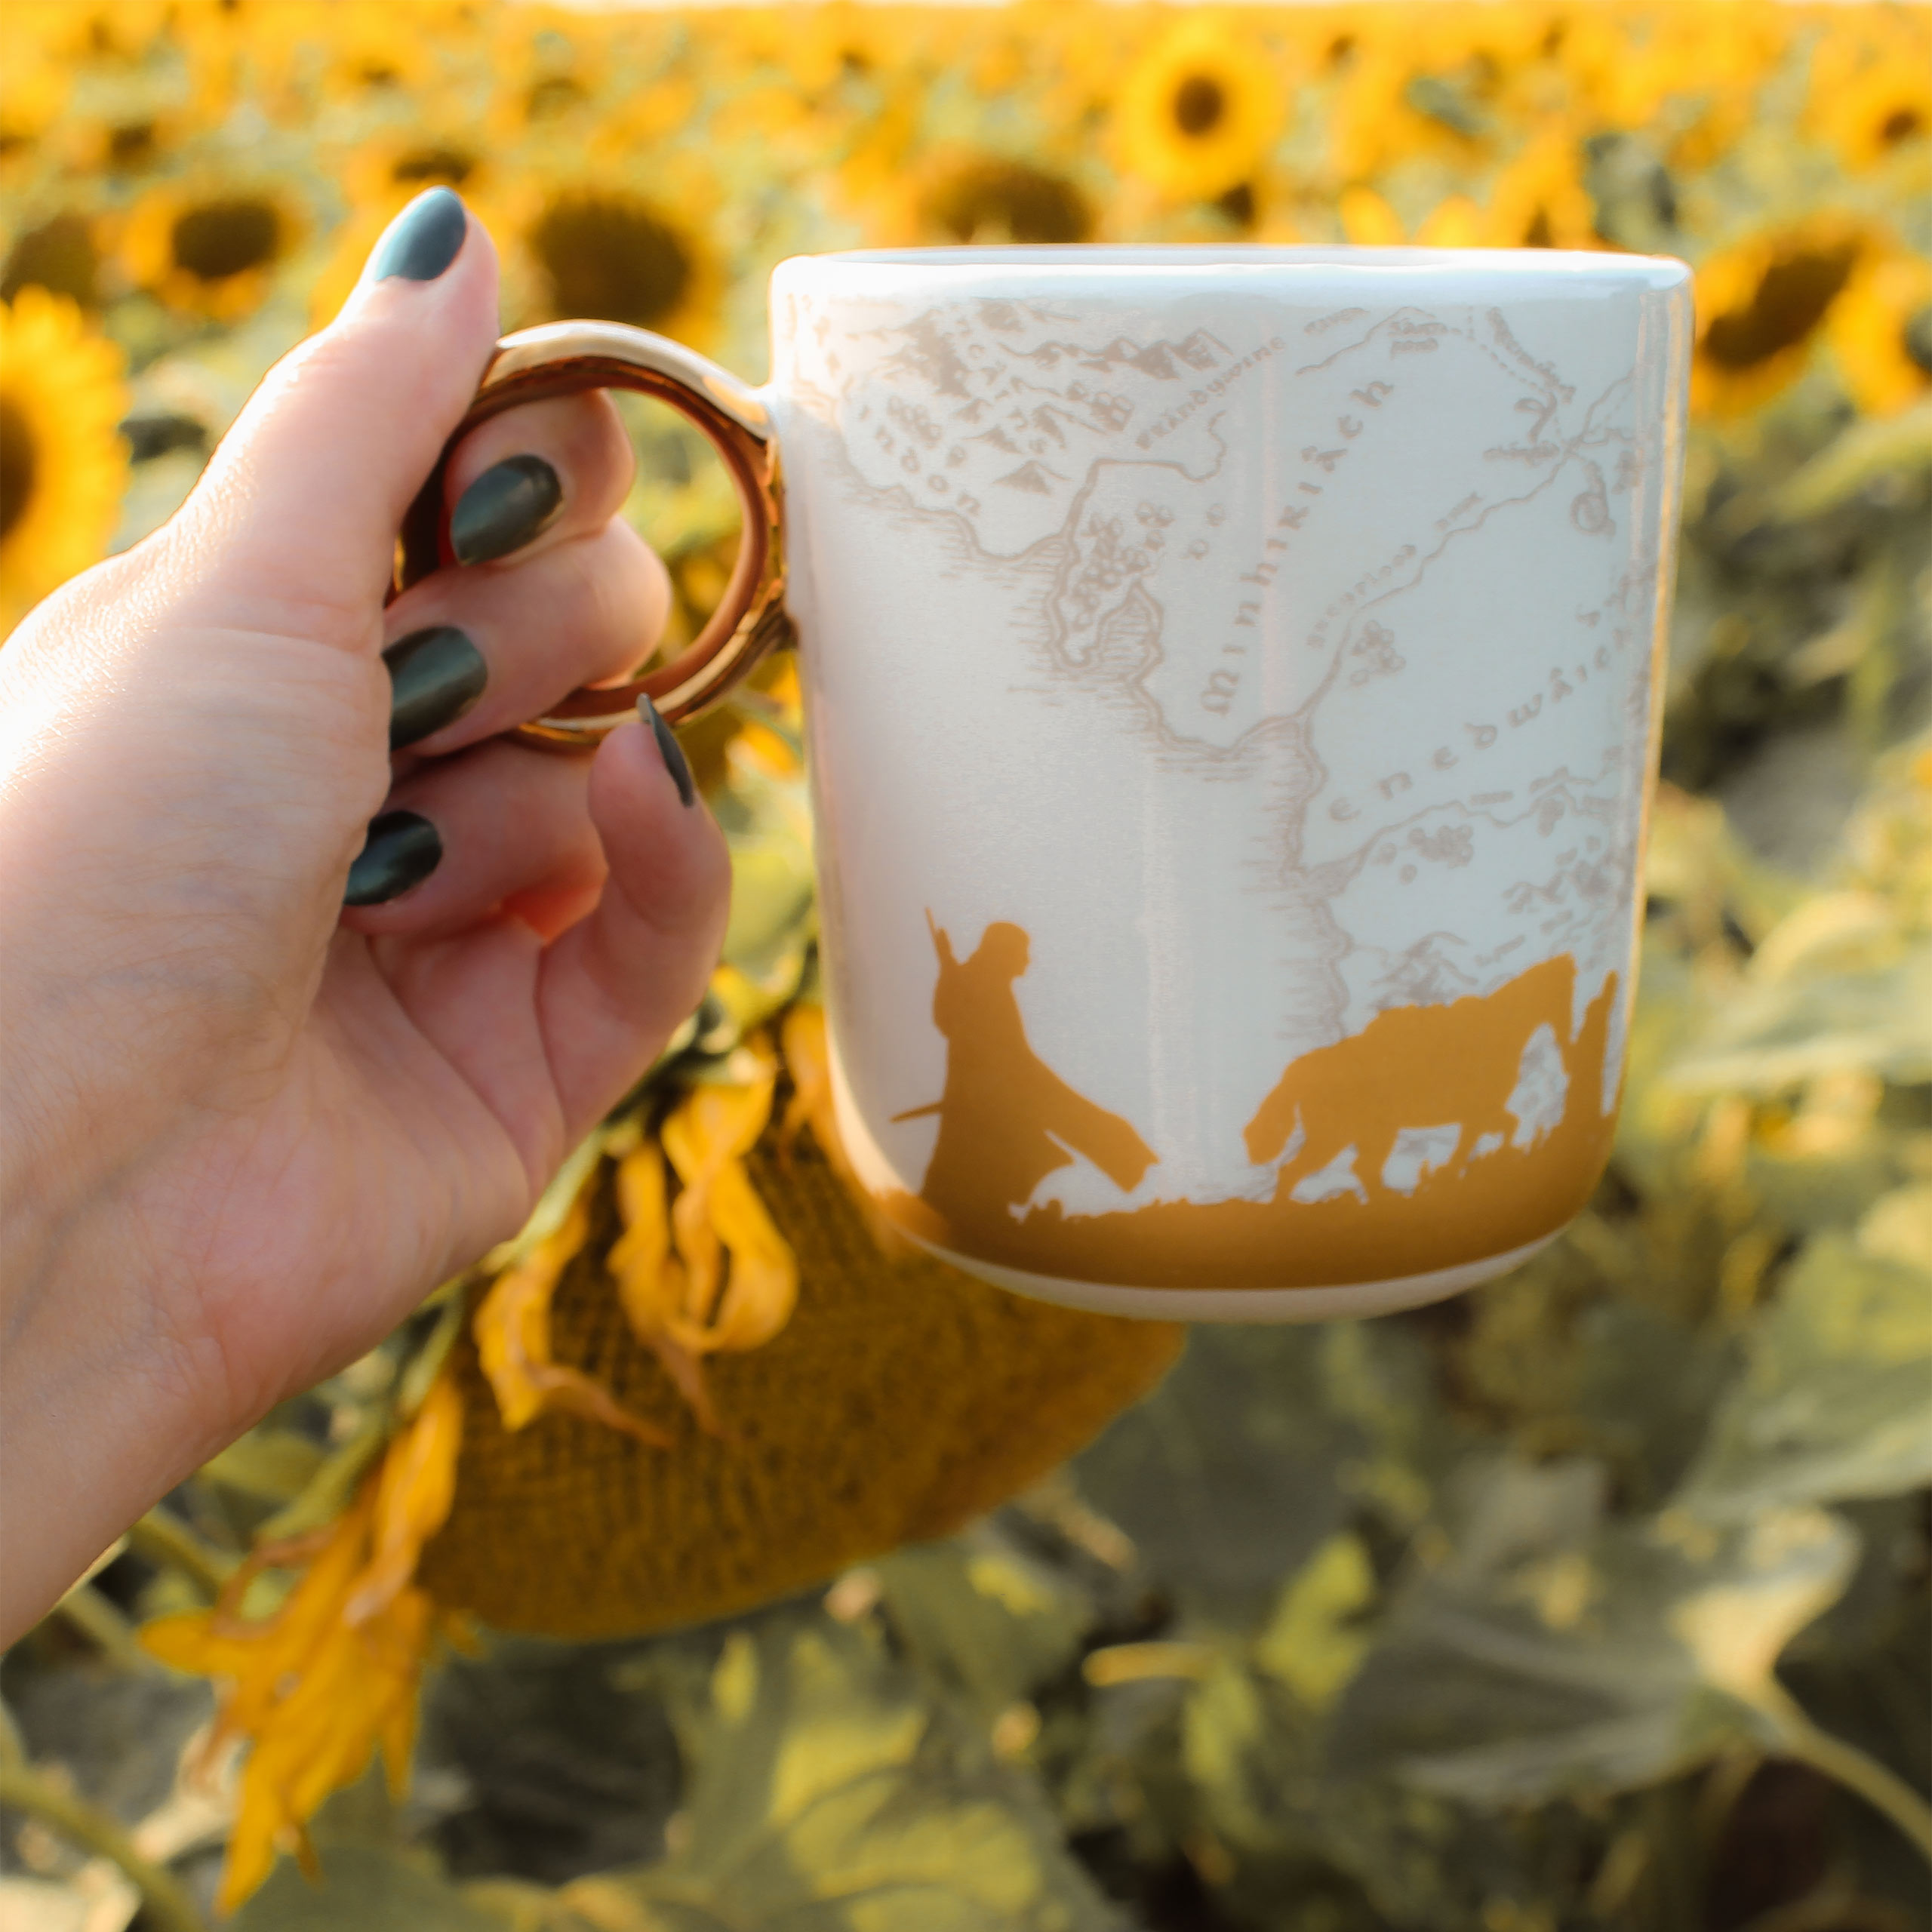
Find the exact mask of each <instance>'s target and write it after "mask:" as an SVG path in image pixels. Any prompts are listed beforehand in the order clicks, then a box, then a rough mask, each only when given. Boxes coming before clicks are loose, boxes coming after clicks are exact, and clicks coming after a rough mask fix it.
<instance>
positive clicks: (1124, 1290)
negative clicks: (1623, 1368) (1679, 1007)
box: [905, 1228, 1563, 1323]
mask: <svg viewBox="0 0 1932 1932" xmlns="http://www.w3.org/2000/svg"><path fill="white" fill-rule="evenodd" d="M905 1232H906V1233H907V1234H909V1235H910V1236H911V1238H912V1240H914V1241H918V1244H919V1245H920V1247H923V1248H924V1249H925V1251H927V1252H928V1254H931V1255H932V1256H933V1257H934V1259H935V1260H940V1261H944V1262H946V1263H949V1264H950V1265H951V1266H953V1267H955V1268H957V1269H961V1271H962V1272H964V1273H966V1274H968V1275H977V1277H978V1278H979V1279H980V1280H981V1281H989V1282H991V1283H992V1285H993V1286H994V1287H1000V1288H1010V1289H1011V1291H1013V1292H1014V1294H1018V1295H1025V1296H1026V1297H1028V1298H1029V1300H1033V1301H1047V1302H1054V1303H1057V1304H1058V1305H1059V1306H1060V1307H1062V1308H1079V1309H1086V1310H1087V1311H1088V1312H1089V1313H1091V1314H1094V1315H1131V1316H1134V1317H1135V1318H1138V1319H1140V1320H1142V1321H1253V1322H1275V1323H1278V1322H1287V1321H1346V1320H1349V1319H1351V1318H1353V1317H1355V1316H1358V1315H1393V1314H1394V1313H1395V1312H1397V1310H1398V1309H1404V1308H1420V1307H1423V1306H1424V1305H1425V1304H1426V1303H1429V1302H1432V1301H1442V1300H1446V1299H1447V1297H1449V1296H1451V1295H1454V1294H1461V1293H1462V1291H1463V1290H1464V1289H1465V1288H1473V1287H1476V1286H1478V1284H1480V1283H1481V1282H1484V1281H1491V1280H1493V1279H1494V1278H1495V1277H1496V1276H1497V1275H1506V1274H1507V1273H1508V1272H1509V1270H1510V1269H1512V1268H1517V1267H1520V1266H1521V1265H1522V1264H1523V1263H1524V1262H1525V1261H1527V1260H1529V1259H1530V1257H1531V1256H1532V1255H1534V1254H1540V1253H1541V1252H1542V1251H1543V1249H1544V1248H1546V1247H1548V1246H1549V1244H1550V1243H1551V1242H1552V1241H1554V1240H1555V1238H1556V1237H1557V1236H1558V1235H1559V1234H1561V1232H1563V1230H1562V1229H1561V1228H1554V1229H1552V1230H1551V1231H1550V1232H1549V1233H1548V1234H1546V1235H1539V1236H1538V1237H1537V1239H1536V1240H1534V1241H1525V1242H1524V1244H1522V1246H1521V1247H1512V1248H1509V1249H1508V1250H1506V1251H1504V1252H1503V1253H1502V1254H1488V1255H1484V1257H1482V1259H1481V1260H1478V1261H1463V1262H1458V1263H1457V1265H1456V1266H1454V1267H1453V1268H1432V1269H1429V1271H1428V1272H1426V1273H1425V1274H1420V1275H1398V1276H1397V1277H1395V1278H1393V1279H1392V1280H1389V1281H1351V1282H1348V1283H1345V1284H1340V1285H1337V1286H1334V1287H1309V1288H1133V1287H1115V1286H1113V1285H1112V1284H1109V1283H1106V1282H1103V1281H1063V1280H1062V1279H1060V1278H1059V1277H1058V1276H1057V1275H1031V1274H1029V1273H1027V1272H1026V1270H1025V1269H1020V1268H1003V1267H1001V1266H999V1265H998V1263H996V1262H991V1261H979V1260H974V1257H972V1256H971V1255H969V1254H955V1253H954V1252H953V1251H952V1250H951V1249H950V1248H946V1247H940V1245H939V1244H937V1242H934V1241H925V1240H922V1239H921V1238H920V1237H919V1236H918V1235H916V1234H912V1231H911V1230H910V1229H906V1230H905Z"/></svg>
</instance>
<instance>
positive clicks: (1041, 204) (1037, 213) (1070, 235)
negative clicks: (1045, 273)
mask: <svg viewBox="0 0 1932 1932" xmlns="http://www.w3.org/2000/svg"><path fill="white" fill-rule="evenodd" d="M918 226H919V228H920V230H921V232H922V233H923V234H924V235H926V236H927V237H928V238H931V239H934V240H938V241H946V242H1084V241H1086V240H1088V238H1090V237H1091V235H1092V234H1093V232H1094V209H1093V206H1092V204H1091V202H1089V201H1088V198H1087V196H1086V195H1084V193H1082V192H1081V189H1080V188H1079V186H1078V184H1077V183H1075V182H1073V181H1071V180H1069V179H1068V178H1067V177H1066V176H1065V175H1063V174H1052V173H1050V172H1048V170H1046V169H1045V168H1040V167H1037V166H1035V165H1034V164H1033V163H1032V162H1029V161H1020V160H1016V159H1012V158H1008V157H1006V156H1004V155H983V154H982V155H968V156H967V157H965V158H963V159H957V158H953V159H949V160H947V161H946V162H945V163H943V165H941V166H940V167H938V168H934V169H933V170H931V171H930V172H929V173H928V175H927V177H926V179H925V180H924V183H923V185H922V186H921V189H920V192H919V195H918Z"/></svg>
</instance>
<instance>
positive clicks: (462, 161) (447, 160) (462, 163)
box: [389, 148, 476, 188]
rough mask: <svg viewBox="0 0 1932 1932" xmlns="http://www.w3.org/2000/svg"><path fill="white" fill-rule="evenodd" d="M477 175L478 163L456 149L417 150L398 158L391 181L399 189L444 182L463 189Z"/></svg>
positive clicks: (391, 170) (390, 177)
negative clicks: (407, 184)
mask: <svg viewBox="0 0 1932 1932" xmlns="http://www.w3.org/2000/svg"><path fill="white" fill-rule="evenodd" d="M475 171H476V163H475V161H474V160H473V159H472V158H471V157H470V156H469V155H466V154H463V153H462V152H460V151H459V150H457V149H455V148H417V149H413V150H412V151H411V152H409V153H408V154H405V155H398V156H397V157H396V160H395V166H393V167H392V168H391V169H390V170H389V179H390V180H392V181H393V182H395V183H397V184H398V186H400V185H401V183H404V182H406V181H441V182H445V183H447V184H448V186H451V187H452V188H460V187H461V186H463V183H465V182H466V181H467V180H469V177H470V176H471V175H472V174H475Z"/></svg>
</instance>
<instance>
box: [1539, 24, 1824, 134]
mask: <svg viewBox="0 0 1932 1932" xmlns="http://www.w3.org/2000/svg"><path fill="white" fill-rule="evenodd" d="M1793 12H1795V10H1794V9H1791V8H1783V7H1752V6H1727V5H1712V6H1673V7H1659V8H1654V9H1645V10H1641V11H1636V10H1633V11H1625V10H1624V9H1623V8H1608V7H1605V8H1577V10H1576V11H1574V13H1573V14H1571V16H1570V19H1569V22H1568V30H1567V33H1566V35H1565V36H1564V43H1563V49H1562V56H1561V57H1562V59H1563V61H1564V66H1565V67H1566V69H1567V71H1568V72H1569V73H1570V75H1571V82H1572V85H1573V86H1574V88H1575V90H1576V92H1577V97H1578V99H1579V101H1580V103H1581V105H1582V106H1583V108H1584V109H1585V110H1586V115H1587V118H1589V119H1591V120H1592V121H1594V122H1596V123H1597V124H1598V125H1599V126H1601V127H1603V128H1615V129H1619V130H1623V131H1643V132H1644V133H1647V134H1650V135H1651V136H1652V137H1654V138H1656V139H1657V140H1659V141H1660V143H1661V144H1662V145H1663V146H1665V147H1666V149H1667V150H1668V152H1669V156H1670V158H1671V160H1672V163H1673V164H1674V165H1677V166H1679V167H1684V168H1702V167H1708V166H1709V165H1710V164H1711V163H1712V162H1714V161H1715V160H1717V159H1718V158H1719V157H1720V156H1721V155H1722V154H1724V152H1725V151H1726V150H1727V149H1729V148H1730V146H1731V145H1732V144H1733V143H1734V142H1735V141H1736V140H1737V137H1738V136H1739V135H1740V134H1742V133H1743V131H1744V130H1745V129H1746V128H1747V127H1748V126H1749V125H1750V124H1751V122H1752V118H1754V116H1755V112H1756V108H1757V99H1758V89H1759V88H1760V87H1761V86H1762V85H1763V84H1764V82H1765V81H1766V80H1767V79H1768V78H1770V75H1772V73H1773V72H1774V70H1775V69H1776V68H1777V65H1778V63H1779V62H1780V60H1782V59H1783V57H1784V55H1785V54H1786V51H1787V50H1788V49H1789V47H1790V45H1791V39H1792V31H1793V27H1792V20H1791V18H1790V16H1791V14H1792V13H1793Z"/></svg>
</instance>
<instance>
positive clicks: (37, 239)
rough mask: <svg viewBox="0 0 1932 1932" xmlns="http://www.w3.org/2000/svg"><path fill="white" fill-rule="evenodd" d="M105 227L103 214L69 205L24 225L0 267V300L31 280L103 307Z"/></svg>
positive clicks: (87, 305)
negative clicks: (91, 212)
mask: <svg viewBox="0 0 1932 1932" xmlns="http://www.w3.org/2000/svg"><path fill="white" fill-rule="evenodd" d="M105 227H106V224H105V223H104V222H103V221H102V220H100V219H99V218H97V217H94V216H92V215H89V214H83V213H82V212H81V211H80V210H78V209H77V208H69V209H66V210H63V211H62V212H61V213H60V214H54V215H50V216H49V217H48V218H47V219H46V220H45V221H42V222H38V223H35V225H34V226H32V227H31V228H29V229H23V231H22V232H20V234H19V235H17V236H16V237H15V238H14V245H13V246H12V247H11V248H9V249H8V251H7V266H6V268H5V270H4V271H0V301H8V302H11V300H13V299H14V297H15V296H17V294H19V293H20V291H21V290H22V289H23V288H26V287H28V286H29V285H33V286H35V287H38V288H44V289H45V290H47V291H48V293H49V294H53V295H65V296H66V297H69V299H70V300H72V301H75V302H77V303H79V305H80V306H82V308H83V309H95V308H98V307H99V306H100V294H101V291H100V269H101V260H102V254H103V248H102V242H103V232H104V229H105Z"/></svg>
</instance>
